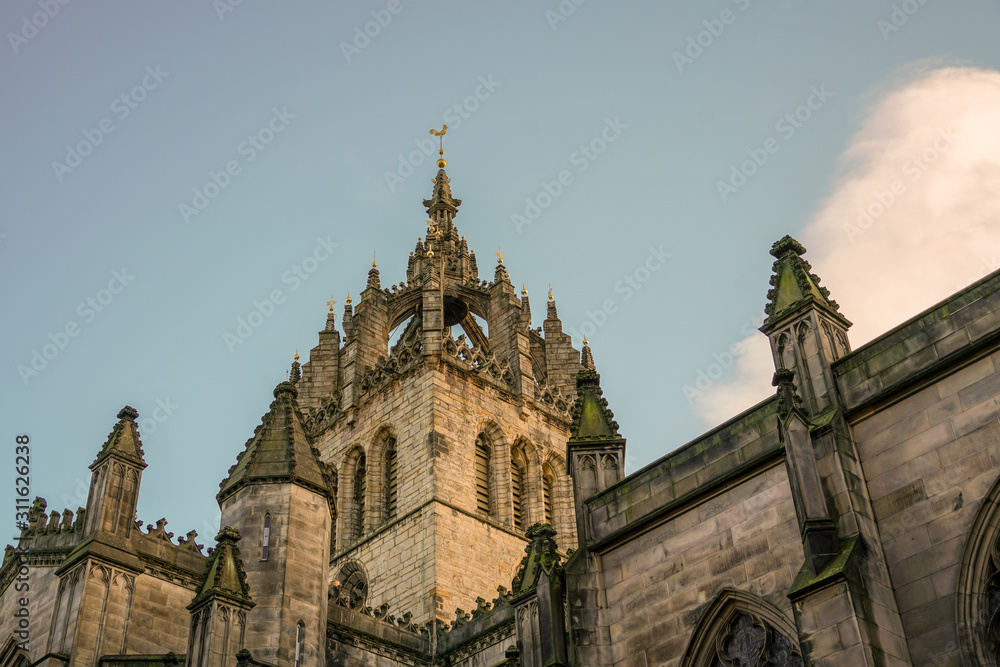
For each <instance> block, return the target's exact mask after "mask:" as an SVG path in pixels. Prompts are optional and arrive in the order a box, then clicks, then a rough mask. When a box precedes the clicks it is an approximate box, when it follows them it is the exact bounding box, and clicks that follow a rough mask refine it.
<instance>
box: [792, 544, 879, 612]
mask: <svg viewBox="0 0 1000 667" xmlns="http://www.w3.org/2000/svg"><path fill="white" fill-rule="evenodd" d="M860 546H861V540H860V538H859V537H858V536H857V535H855V536H854V537H851V538H848V539H846V540H844V541H843V542H841V544H840V553H838V554H837V557H836V558H834V559H833V560H832V561H830V563H829V564H828V565H827V566H826V567H825V568H823V571H822V572H820V573H819V574H813V573H812V570H810V569H809V566H808V564H806V563H803V564H802V568H801V569H800V570H799V573H798V574H797V575H796V576H795V581H793V582H792V587H791V588H789V589H788V597H789V598H794V597H796V596H797V595H800V594H803V593H805V592H806V591H808V590H811V589H813V588H816V587H819V586H821V585H822V584H825V583H827V582H829V581H832V580H834V579H842V578H845V577H846V576H847V572H846V570H847V566H848V565H849V564H850V563H851V561H852V559H853V557H854V555H855V552H856V551H858V550H859V548H860Z"/></svg>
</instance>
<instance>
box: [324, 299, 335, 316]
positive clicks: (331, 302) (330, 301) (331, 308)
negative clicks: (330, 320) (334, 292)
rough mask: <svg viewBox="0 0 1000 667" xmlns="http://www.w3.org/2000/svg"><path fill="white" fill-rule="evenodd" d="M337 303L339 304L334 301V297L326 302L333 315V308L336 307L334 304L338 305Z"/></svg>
mask: <svg viewBox="0 0 1000 667" xmlns="http://www.w3.org/2000/svg"><path fill="white" fill-rule="evenodd" d="M336 303H337V302H336V301H334V300H333V297H332V296H331V297H330V300H329V301H327V302H326V305H328V306H330V312H331V313H332V312H333V306H334V304H336Z"/></svg>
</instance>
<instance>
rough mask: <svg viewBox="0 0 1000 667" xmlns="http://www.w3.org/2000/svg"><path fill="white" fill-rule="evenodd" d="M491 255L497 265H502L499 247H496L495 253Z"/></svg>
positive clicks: (502, 256) (502, 255) (501, 254)
mask: <svg viewBox="0 0 1000 667" xmlns="http://www.w3.org/2000/svg"><path fill="white" fill-rule="evenodd" d="M493 255H494V256H495V257H496V258H497V264H503V258H504V254H503V253H502V252H500V246H497V251H496V252H495V253H493Z"/></svg>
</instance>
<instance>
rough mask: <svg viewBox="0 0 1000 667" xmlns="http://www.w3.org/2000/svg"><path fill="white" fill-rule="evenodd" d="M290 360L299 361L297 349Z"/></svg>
mask: <svg viewBox="0 0 1000 667" xmlns="http://www.w3.org/2000/svg"><path fill="white" fill-rule="evenodd" d="M292 360H293V361H298V360H299V348H295V356H294V357H292Z"/></svg>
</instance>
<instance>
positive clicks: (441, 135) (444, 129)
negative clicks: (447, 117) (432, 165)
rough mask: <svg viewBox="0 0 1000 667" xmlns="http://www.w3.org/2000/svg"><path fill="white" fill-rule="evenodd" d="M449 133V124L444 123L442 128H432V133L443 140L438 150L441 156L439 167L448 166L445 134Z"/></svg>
mask: <svg viewBox="0 0 1000 667" xmlns="http://www.w3.org/2000/svg"><path fill="white" fill-rule="evenodd" d="M447 133H448V126H447V125H442V126H441V129H440V130H434V129H432V130H431V134H433V135H434V136H435V137H437V138H438V139H440V140H441V146H440V149H439V150H438V155H440V156H441V157H440V158H439V159H438V161H437V165H438V169H444V168H445V167H447V166H448V163H447V162H445V161H444V135H446V134H447Z"/></svg>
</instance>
